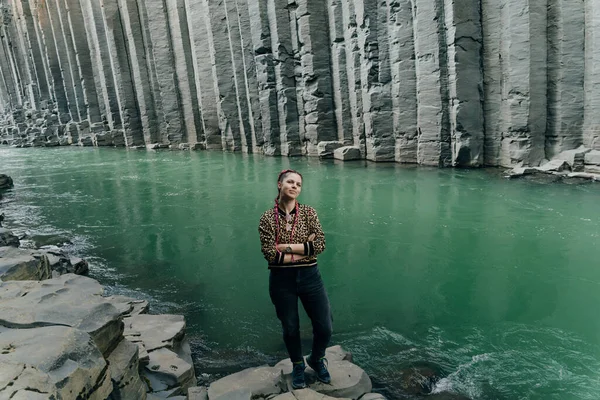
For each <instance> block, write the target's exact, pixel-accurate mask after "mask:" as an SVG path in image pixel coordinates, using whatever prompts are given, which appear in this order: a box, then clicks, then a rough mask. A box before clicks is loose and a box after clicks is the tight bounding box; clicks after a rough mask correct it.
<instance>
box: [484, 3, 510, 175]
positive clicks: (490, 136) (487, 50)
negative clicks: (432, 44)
mask: <svg viewBox="0 0 600 400" xmlns="http://www.w3.org/2000/svg"><path fill="white" fill-rule="evenodd" d="M505 4H506V0H482V2H481V25H482V31H483V57H482V64H483V96H484V101H483V113H484V121H485V125H484V128H485V137H484V141H483V145H484V147H483V148H484V163H485V165H499V163H500V145H501V144H502V127H503V124H504V122H503V117H502V88H503V81H504V78H503V77H504V75H503V74H504V72H503V70H502V65H503V60H502V50H501V46H502V40H501V39H502V30H503V28H504V21H503V20H502V10H503V9H504V7H505Z"/></svg>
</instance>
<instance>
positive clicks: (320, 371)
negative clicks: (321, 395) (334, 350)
mask: <svg viewBox="0 0 600 400" xmlns="http://www.w3.org/2000/svg"><path fill="white" fill-rule="evenodd" d="M306 362H307V363H308V366H309V367H311V368H312V369H313V370H314V371H315V372H316V374H317V379H318V380H320V381H321V382H323V383H331V375H329V371H327V365H328V364H329V363H328V362H327V359H326V358H325V357H321V358H319V359H318V360H317V361H313V359H312V358H311V357H310V356H309V357H307V358H306Z"/></svg>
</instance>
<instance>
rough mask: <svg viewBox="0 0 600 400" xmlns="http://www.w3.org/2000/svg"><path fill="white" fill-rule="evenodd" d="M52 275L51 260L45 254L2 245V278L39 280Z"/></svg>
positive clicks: (0, 253) (6, 279) (0, 248)
mask: <svg viewBox="0 0 600 400" xmlns="http://www.w3.org/2000/svg"><path fill="white" fill-rule="evenodd" d="M51 276H52V271H51V269H50V261H49V260H48V257H46V256H45V255H43V254H37V253H36V252H35V251H31V250H26V249H19V248H16V247H11V246H5V247H0V280H2V281H22V280H36V281H37V280H43V279H48V278H50V277H51ZM0 318H1V314H0Z"/></svg>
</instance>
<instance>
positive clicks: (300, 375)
mask: <svg viewBox="0 0 600 400" xmlns="http://www.w3.org/2000/svg"><path fill="white" fill-rule="evenodd" d="M305 368H306V365H305V364H304V361H301V362H299V363H294V364H293V369H292V389H304V388H305V387H306V380H305V379H304V369H305Z"/></svg>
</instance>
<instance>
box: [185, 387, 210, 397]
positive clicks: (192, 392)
mask: <svg viewBox="0 0 600 400" xmlns="http://www.w3.org/2000/svg"><path fill="white" fill-rule="evenodd" d="M187 397H188V400H208V390H207V389H206V388H205V387H204V386H194V387H191V388H189V389H188V392H187Z"/></svg>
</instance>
